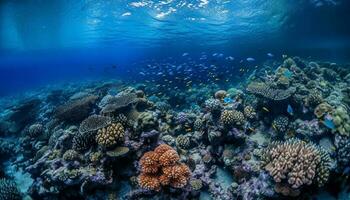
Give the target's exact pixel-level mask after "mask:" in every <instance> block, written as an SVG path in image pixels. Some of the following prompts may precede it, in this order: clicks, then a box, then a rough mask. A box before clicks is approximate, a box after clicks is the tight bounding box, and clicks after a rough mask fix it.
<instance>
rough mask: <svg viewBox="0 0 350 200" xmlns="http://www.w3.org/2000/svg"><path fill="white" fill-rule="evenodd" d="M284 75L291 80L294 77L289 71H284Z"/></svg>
mask: <svg viewBox="0 0 350 200" xmlns="http://www.w3.org/2000/svg"><path fill="white" fill-rule="evenodd" d="M283 75H284V76H285V77H287V78H291V77H292V76H293V73H292V72H291V71H289V70H288V69H287V70H285V71H284V73H283Z"/></svg>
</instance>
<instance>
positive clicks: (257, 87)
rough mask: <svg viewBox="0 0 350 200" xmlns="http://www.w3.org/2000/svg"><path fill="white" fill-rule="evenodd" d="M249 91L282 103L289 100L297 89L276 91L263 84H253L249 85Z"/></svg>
mask: <svg viewBox="0 0 350 200" xmlns="http://www.w3.org/2000/svg"><path fill="white" fill-rule="evenodd" d="M247 91H248V92H250V93H252V94H257V95H261V96H263V97H265V98H268V99H271V100H275V101H280V100H284V99H287V98H289V97H290V96H291V95H292V94H293V93H294V92H295V88H288V89H286V90H282V89H274V88H271V87H269V86H268V85H267V84H265V83H262V82H252V83H250V84H249V85H248V87H247Z"/></svg>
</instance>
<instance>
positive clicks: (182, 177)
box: [139, 144, 191, 191]
mask: <svg viewBox="0 0 350 200" xmlns="http://www.w3.org/2000/svg"><path fill="white" fill-rule="evenodd" d="M179 160H180V157H179V155H178V154H177V152H176V151H175V150H174V149H173V148H171V147H170V146H168V145H166V144H162V145H159V146H158V147H157V148H156V149H155V150H154V151H149V152H147V153H145V154H144V155H143V156H142V158H141V159H140V165H141V174H140V176H139V183H140V186H141V187H142V188H145V189H149V190H155V191H159V190H160V188H161V185H162V186H171V187H174V188H182V187H184V186H185V185H187V182H188V179H189V177H190V175H191V172H190V169H189V168H188V166H187V165H185V164H183V163H180V162H179Z"/></svg>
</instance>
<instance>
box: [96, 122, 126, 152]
mask: <svg viewBox="0 0 350 200" xmlns="http://www.w3.org/2000/svg"><path fill="white" fill-rule="evenodd" d="M124 134H125V132H124V127H123V125H122V124H120V123H112V124H110V125H109V126H108V127H106V128H102V129H99V130H98V131H97V135H96V142H97V144H98V145H100V146H103V147H111V146H113V145H115V144H117V143H118V142H121V141H123V140H124Z"/></svg>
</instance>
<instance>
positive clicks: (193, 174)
mask: <svg viewBox="0 0 350 200" xmlns="http://www.w3.org/2000/svg"><path fill="white" fill-rule="evenodd" d="M276 62H277V61H276ZM349 88H350V67H349V66H348V67H346V66H341V65H337V64H331V63H321V62H319V63H317V62H309V61H306V60H302V59H300V58H298V57H295V58H285V59H284V61H283V62H282V63H278V64H274V65H272V67H268V65H263V66H261V67H259V68H257V70H255V71H254V72H253V74H252V75H250V76H249V79H247V80H245V81H242V82H241V83H239V85H237V86H230V87H227V88H219V87H218V86H215V85H214V86H206V85H197V86H194V87H193V88H192V89H191V91H188V90H182V89H181V88H179V89H178V90H175V91H173V92H168V93H164V94H163V95H161V96H157V95H155V94H159V93H161V92H163V91H161V89H160V88H159V87H155V86H153V85H152V83H148V85H143V84H140V83H134V84H132V83H130V84H127V85H125V84H121V83H120V82H118V81H111V82H87V83H84V84H82V83H81V84H80V85H71V86H69V87H65V88H64V89H62V88H60V89H57V88H52V87H47V88H45V89H43V90H45V92H42V93H41V94H40V95H35V94H32V95H30V94H28V95H27V96H26V97H25V98H22V99H16V100H14V101H12V102H11V103H10V105H7V106H6V107H3V109H2V111H1V112H2V113H1V116H0V117H1V124H0V133H1V138H0V155H1V163H2V166H3V167H2V168H1V170H0V175H1V179H0V200H5V199H6V200H8V199H10V200H16V199H22V198H24V197H26V198H32V199H50V200H51V199H154V200H156V199H159V200H160V199H167V200H168V199H183V200H187V199H193V200H194V199H210V198H212V199H219V200H229V199H244V200H250V199H270V198H272V199H273V198H274V199H281V198H294V199H311V198H313V197H315V196H316V195H317V194H318V193H319V191H320V190H324V191H334V190H336V188H333V187H332V185H333V184H338V185H342V184H345V183H346V181H348V175H349V172H350V170H349V167H350V116H349V105H350V92H349ZM223 89H226V90H223ZM115 91H117V92H115ZM178 96H181V97H183V98H182V99H181V101H179V100H177V101H175V100H174V99H177V98H178ZM179 102H181V103H180V105H179ZM14 137H16V139H14ZM10 166H12V167H14V168H15V169H18V170H20V171H21V172H22V173H21V175H20V176H15V175H14V173H15V172H14V171H11V170H10V169H12V168H10ZM15 171H16V170H15ZM25 175H27V176H29V175H30V178H29V180H30V181H31V182H30V183H31V184H29V186H27V188H23V186H21V184H20V182H21V179H22V178H23V177H22V176H25ZM27 178H28V177H27ZM345 185H346V184H345Z"/></svg>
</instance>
